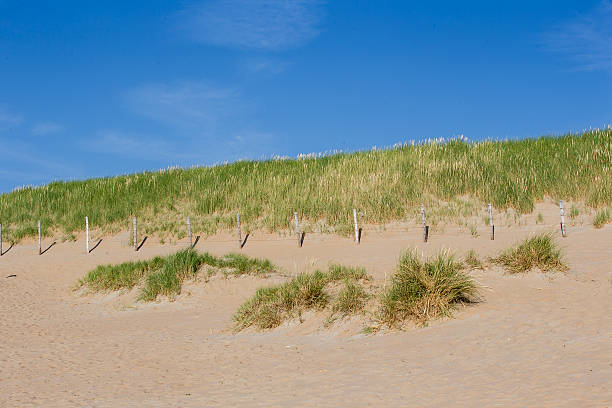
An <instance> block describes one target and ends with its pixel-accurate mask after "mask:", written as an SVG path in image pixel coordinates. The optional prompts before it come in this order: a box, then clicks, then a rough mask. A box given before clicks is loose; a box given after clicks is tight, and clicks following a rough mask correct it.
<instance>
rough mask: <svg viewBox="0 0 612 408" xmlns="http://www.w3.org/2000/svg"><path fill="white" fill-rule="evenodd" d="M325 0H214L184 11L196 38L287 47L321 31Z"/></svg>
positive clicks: (265, 47) (184, 23) (215, 42)
mask: <svg viewBox="0 0 612 408" xmlns="http://www.w3.org/2000/svg"><path fill="white" fill-rule="evenodd" d="M323 4H324V2H323V1H322V0H257V1H255V0H211V1H206V2H204V3H199V4H196V5H192V6H190V7H189V8H187V9H186V10H184V11H183V13H182V14H181V22H180V27H181V29H184V30H186V31H187V32H188V33H189V35H190V36H191V37H192V38H193V39H194V40H196V41H200V42H204V43H208V44H213V45H219V46H227V47H235V48H254V49H262V50H283V49H289V48H294V47H297V46H300V45H303V44H305V43H307V42H308V41H310V40H312V39H313V38H315V37H316V36H317V35H318V34H319V32H320V24H321V20H322V16H323V10H322V5H323Z"/></svg>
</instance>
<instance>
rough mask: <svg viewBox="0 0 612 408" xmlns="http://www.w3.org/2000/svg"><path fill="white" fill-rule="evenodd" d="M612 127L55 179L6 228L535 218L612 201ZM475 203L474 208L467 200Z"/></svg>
mask: <svg viewBox="0 0 612 408" xmlns="http://www.w3.org/2000/svg"><path fill="white" fill-rule="evenodd" d="M611 141H612V130H593V131H589V132H586V133H584V134H568V135H565V136H562V137H542V138H539V139H526V140H518V141H515V140H513V141H503V142H493V141H485V142H478V143H467V142H465V141H461V140H455V141H450V142H447V143H426V144H417V145H402V146H399V147H395V148H392V149H388V150H371V151H365V152H359V153H348V154H338V155H332V156H325V157H306V158H302V159H298V160H268V161H241V162H237V163H233V164H228V165H219V166H213V167H197V168H191V169H168V170H163V171H159V172H144V173H140V174H133V175H124V176H117V177H110V178H99V179H91V180H86V181H71V182H61V181H59V182H54V183H51V184H48V185H46V186H43V187H39V188H22V189H19V190H16V191H13V192H11V193H7V194H2V195H0V218H1V219H0V222H1V223H2V224H3V227H4V231H5V234H7V238H8V239H12V240H19V239H21V238H23V237H27V236H34V235H35V234H36V225H35V223H36V220H37V219H41V220H42V224H43V233H44V234H45V235H50V234H55V233H59V232H61V231H65V232H69V233H71V232H75V231H80V230H83V229H84V221H83V220H84V217H85V216H89V220H90V223H91V225H92V228H100V229H102V230H104V231H116V230H121V229H127V228H128V226H129V219H130V217H131V216H138V217H139V220H140V221H139V222H140V225H141V226H142V228H143V230H144V232H145V233H146V234H158V235H162V236H163V235H174V236H178V237H179V238H180V237H182V236H184V233H185V232H184V231H185V227H184V219H185V217H186V216H188V215H189V216H191V220H192V228H193V231H194V233H199V234H210V233H214V232H216V231H218V230H220V229H226V228H229V227H233V226H234V223H235V212H236V211H240V218H241V221H242V223H243V225H244V227H246V228H247V229H257V228H264V229H268V230H271V231H276V230H281V229H285V228H288V227H289V222H290V218H291V214H293V211H298V212H299V213H300V215H301V218H302V219H303V220H304V221H305V222H306V224H307V225H308V224H314V223H315V222H317V221H321V222H322V221H324V223H325V225H326V226H327V227H329V228H331V229H332V230H336V231H349V230H350V222H351V219H350V213H351V211H352V209H353V208H359V209H360V210H361V213H362V214H363V215H362V222H364V223H384V222H388V221H392V220H398V219H402V218H404V217H406V216H409V217H413V216H414V217H417V216H418V204H420V203H421V202H424V203H425V204H426V205H427V206H428V214H429V216H430V218H435V217H436V216H437V215H436V214H438V215H439V216H440V217H446V216H449V217H452V216H456V215H457V214H459V213H468V215H474V212H475V211H478V210H479V209H480V205H481V204H482V203H486V202H491V203H493V204H494V205H495V207H497V208H498V209H505V208H509V207H511V208H514V209H517V210H518V211H520V212H523V213H524V212H530V211H532V210H533V208H534V203H535V202H536V201H538V200H541V199H543V198H544V197H545V196H550V197H551V198H553V199H564V200H581V201H582V200H585V201H586V204H587V205H590V206H592V207H598V206H602V205H606V204H612V172H611V166H612V143H611ZM465 196H469V197H470V200H474V201H473V202H472V201H466V200H465V199H463V198H460V197H465Z"/></svg>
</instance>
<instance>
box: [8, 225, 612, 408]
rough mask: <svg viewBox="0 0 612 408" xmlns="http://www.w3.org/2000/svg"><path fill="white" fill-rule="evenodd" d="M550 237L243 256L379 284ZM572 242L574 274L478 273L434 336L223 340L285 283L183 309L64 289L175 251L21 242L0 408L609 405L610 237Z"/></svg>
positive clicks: (344, 244)
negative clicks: (337, 268)
mask: <svg viewBox="0 0 612 408" xmlns="http://www.w3.org/2000/svg"><path fill="white" fill-rule="evenodd" d="M551 220H552V219H551ZM551 225H554V222H550V223H548V227H546V226H542V225H538V226H536V225H535V223H532V224H529V225H523V226H518V227H513V228H505V227H503V226H499V227H498V230H497V237H496V240H495V241H491V240H489V239H488V235H487V232H486V227H482V229H481V231H480V236H479V237H477V238H474V237H472V235H471V234H470V232H466V231H459V230H457V229H452V228H448V229H446V230H445V231H444V233H438V234H436V233H432V236H431V241H430V242H429V243H427V244H424V243H422V242H420V239H421V236H420V233H419V232H418V230H414V229H413V230H409V231H408V232H401V231H397V230H393V231H387V232H381V233H374V232H371V231H367V232H366V233H365V234H364V237H363V242H362V243H361V245H359V246H357V245H355V243H354V242H352V241H351V240H350V239H344V238H338V237H333V236H324V235H310V236H307V237H306V240H305V243H304V247H303V248H298V247H297V245H296V242H295V240H294V239H292V238H291V237H288V239H286V240H272V239H273V238H277V236H269V235H263V234H257V233H255V234H253V235H252V237H251V238H252V239H250V240H249V242H248V243H247V245H246V247H245V248H244V249H243V250H242V252H244V253H245V254H248V255H252V256H257V257H263V258H269V259H270V260H272V261H273V262H275V263H276V264H278V265H280V266H281V267H282V268H283V270H284V271H285V272H286V273H287V274H295V273H298V272H301V271H309V270H312V269H314V268H316V267H321V268H325V267H326V266H327V265H328V263H329V262H332V261H333V262H341V263H345V264H351V265H362V266H365V267H366V268H367V270H368V272H369V273H370V274H372V275H373V276H374V277H375V279H376V282H378V283H380V284H384V279H385V276H387V277H388V276H389V275H390V274H391V273H392V271H393V268H394V266H395V264H396V262H397V258H398V256H399V254H400V253H401V252H402V251H403V250H405V249H407V248H411V247H412V248H417V250H418V251H423V252H424V253H427V254H431V253H435V252H436V251H437V250H439V249H442V248H450V249H452V250H453V251H455V252H456V253H458V254H463V253H465V252H466V251H467V250H468V249H472V248H473V249H476V250H477V252H478V253H479V254H481V255H483V256H486V255H492V254H494V253H496V252H497V251H499V250H500V249H502V248H505V247H507V246H508V245H510V244H512V243H514V242H515V241H517V240H518V239H520V238H524V237H526V236H528V235H529V234H531V233H533V232H534V231H536V230H547V229H549V230H553V231H554V232H555V233H556V234H557V235H558V231H557V230H556V229H553V227H551ZM391 229H392V228H391ZM568 233H569V236H568V237H567V238H565V239H562V240H561V239H560V240H559V241H560V243H561V245H562V246H563V248H564V249H565V252H566V254H567V261H568V263H569V265H570V271H569V272H567V273H565V274H562V273H549V274H542V273H540V272H537V271H534V272H530V273H528V274H525V275H520V276H510V275H507V274H504V273H503V271H501V270H500V269H498V268H490V269H487V270H484V271H475V272H473V275H474V276H475V278H476V279H477V280H478V282H479V283H480V284H481V285H483V286H484V289H483V294H482V301H481V302H480V303H478V304H475V305H470V306H467V307H462V308H460V309H459V310H458V311H457V312H456V314H455V316H454V318H452V319H441V320H437V321H434V322H432V323H431V324H430V325H429V326H427V327H421V328H419V327H415V328H409V329H407V330H405V331H383V332H381V333H379V334H377V335H374V336H367V335H364V334H362V333H360V326H359V325H360V324H361V323H359V322H358V324H354V322H353V323H351V322H348V323H346V324H342V323H341V324H339V325H337V326H335V327H332V328H328V329H326V328H323V327H322V326H321V325H320V324H319V323H320V321H319V320H317V319H314V318H313V319H310V320H309V319H308V316H306V321H304V322H303V323H301V324H300V323H299V322H291V323H290V324H287V325H284V326H282V327H280V328H278V329H275V330H272V331H267V332H257V331H255V330H248V331H246V332H242V333H238V334H234V333H233V332H232V331H231V330H229V329H230V328H231V325H232V321H231V317H232V314H233V313H234V311H235V310H236V308H237V307H238V306H239V305H240V304H241V303H242V302H243V301H245V300H246V299H247V298H248V297H249V296H250V295H252V293H253V291H254V290H255V289H256V288H257V287H259V286H263V285H266V284H271V283H273V282H278V281H279V280H280V279H281V278H279V277H271V278H269V279H263V278H253V277H244V278H236V279H213V280H211V281H210V282H208V283H204V282H202V281H200V282H194V283H189V284H186V285H185V287H184V290H183V293H182V294H181V295H180V296H179V297H178V299H177V300H176V301H174V302H169V301H161V302H157V303H151V304H142V303H137V302H134V296H132V295H131V294H129V293H128V294H122V295H119V294H117V293H109V294H97V295H83V294H82V293H80V292H75V291H73V290H72V288H73V287H74V284H75V282H76V281H77V280H78V279H79V278H81V277H82V276H83V275H84V274H85V273H86V272H87V271H88V270H90V269H91V268H93V267H94V266H96V265H98V264H101V263H111V262H113V263H114V262H120V261H127V260H133V259H146V258H150V257H152V256H154V255H158V254H167V253H171V252H174V251H176V250H177V249H180V248H183V247H185V243H184V242H183V243H179V244H176V245H160V244H159V243H156V242H154V240H150V241H147V242H146V243H145V245H144V246H143V247H142V249H141V251H140V252H138V253H134V251H133V250H132V249H131V248H129V247H128V246H127V245H126V242H127V232H126V233H122V234H119V235H117V236H113V237H104V240H103V242H102V243H101V244H100V246H99V247H98V248H96V249H95V250H94V251H93V252H92V253H91V254H89V255H87V254H85V253H84V252H85V251H84V249H83V246H84V245H83V237H79V239H80V241H79V242H75V243H58V244H57V245H55V246H53V247H52V248H51V249H50V250H49V251H48V252H46V253H45V254H44V255H42V256H38V255H37V254H36V247H35V244H34V243H33V242H29V243H22V244H20V245H17V246H15V247H14V248H12V249H11V250H10V251H9V252H8V253H7V254H5V255H4V256H2V257H1V258H0V292H1V295H2V296H1V298H0V333H1V334H0V390H1V392H0V406H2V407H34V406H36V407H71V406H74V407H145V406H146V407H232V406H248V407H296V406H298V407H301V406H322V407H328V406H329V407H338V406H351V407H365V406H414V407H442V406H452V407H480V406H487V407H492V406H504V407H609V406H612V226H608V227H605V228H603V229H601V230H595V229H593V228H592V227H590V226H586V225H585V226H573V227H568ZM220 238H222V236H217V237H211V238H210V239H208V240H207V239H202V240H200V241H199V243H198V245H197V249H198V250H200V251H204V250H207V251H210V252H213V253H215V254H224V253H227V252H229V251H236V243H235V242H234V241H235V240H230V239H220ZM227 238H229V237H227ZM224 240H225V241H228V242H212V241H224ZM49 243H50V242H49V241H48V240H46V241H45V244H46V245H48V244H49ZM5 249H6V245H5ZM11 274H15V275H17V276H16V277H11V278H6V276H8V275H11Z"/></svg>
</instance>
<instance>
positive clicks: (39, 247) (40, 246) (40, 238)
mask: <svg viewBox="0 0 612 408" xmlns="http://www.w3.org/2000/svg"><path fill="white" fill-rule="evenodd" d="M41 254H42V236H41V231H40V220H38V255H41Z"/></svg>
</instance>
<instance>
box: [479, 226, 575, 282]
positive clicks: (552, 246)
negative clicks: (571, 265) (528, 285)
mask: <svg viewBox="0 0 612 408" xmlns="http://www.w3.org/2000/svg"><path fill="white" fill-rule="evenodd" d="M491 261H492V262H494V263H497V264H499V265H501V266H503V267H504V268H505V269H506V270H507V271H508V272H510V273H519V272H527V271H530V270H531V269H533V268H539V269H540V270H542V271H552V270H558V271H564V270H566V269H567V265H566V264H565V263H564V262H563V258H562V255H561V249H559V248H558V246H557V243H556V242H555V240H554V238H553V237H552V235H551V234H539V235H536V236H534V237H531V238H528V239H526V240H524V241H523V242H522V243H520V244H519V245H517V246H515V247H512V248H509V249H507V250H505V251H504V252H502V253H501V254H499V255H498V256H497V257H495V258H492V259H491Z"/></svg>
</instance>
